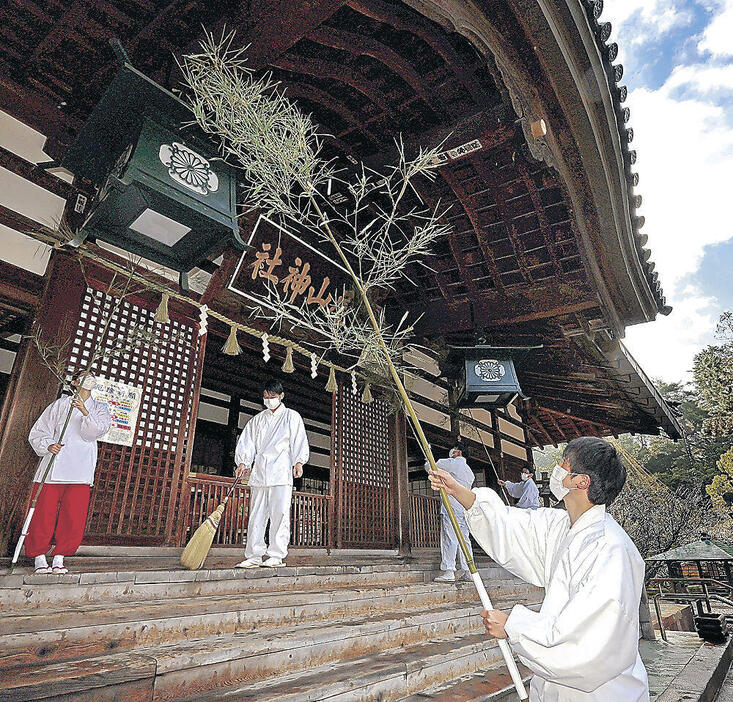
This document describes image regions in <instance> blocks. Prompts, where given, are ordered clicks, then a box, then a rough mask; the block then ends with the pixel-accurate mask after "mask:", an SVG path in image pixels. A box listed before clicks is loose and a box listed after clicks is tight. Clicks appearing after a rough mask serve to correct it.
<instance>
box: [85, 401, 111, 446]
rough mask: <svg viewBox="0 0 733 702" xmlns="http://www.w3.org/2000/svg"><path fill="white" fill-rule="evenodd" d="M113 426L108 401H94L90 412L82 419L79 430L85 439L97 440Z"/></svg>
mask: <svg viewBox="0 0 733 702" xmlns="http://www.w3.org/2000/svg"><path fill="white" fill-rule="evenodd" d="M111 426H112V417H110V415H109V407H108V406H107V403H106V402H94V403H93V404H92V407H91V409H90V410H89V414H88V415H87V416H86V417H84V419H82V420H81V429H80V431H79V433H80V435H81V438H82V439H83V440H84V441H96V440H97V439H99V437H100V436H104V435H105V434H106V433H107V432H108V431H109V429H110V427H111Z"/></svg>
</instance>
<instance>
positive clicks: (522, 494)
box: [504, 478, 540, 509]
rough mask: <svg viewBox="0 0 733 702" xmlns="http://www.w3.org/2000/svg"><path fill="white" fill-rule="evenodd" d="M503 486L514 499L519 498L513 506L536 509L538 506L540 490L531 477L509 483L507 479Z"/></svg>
mask: <svg viewBox="0 0 733 702" xmlns="http://www.w3.org/2000/svg"><path fill="white" fill-rule="evenodd" d="M504 487H506V491H507V492H508V493H509V494H510V495H511V496H512V497H513V498H514V499H515V500H519V502H517V504H516V505H514V506H515V507H519V508H520V509H537V508H538V507H539V506H540V491H539V490H538V489H537V485H536V484H535V482H534V480H532V478H530V479H529V480H524V481H522V482H519V483H510V482H509V481H508V480H507V482H506V485H505V486H504Z"/></svg>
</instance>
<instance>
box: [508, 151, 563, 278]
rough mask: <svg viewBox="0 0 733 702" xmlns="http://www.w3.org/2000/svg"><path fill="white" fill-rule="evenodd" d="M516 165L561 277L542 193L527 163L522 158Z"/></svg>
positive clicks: (553, 263)
mask: <svg viewBox="0 0 733 702" xmlns="http://www.w3.org/2000/svg"><path fill="white" fill-rule="evenodd" d="M515 165H516V167H517V169H518V170H519V173H520V174H521V176H522V180H523V181H524V185H525V187H526V188H527V192H528V193H529V197H530V199H531V200H532V206H533V207H534V210H535V212H536V214H537V219H538V221H539V223H540V232H541V234H542V238H543V240H544V242H545V248H546V249H547V253H548V255H549V256H550V260H551V261H552V265H553V268H554V269H555V274H556V275H557V276H558V277H561V276H562V275H563V269H562V265H561V264H560V261H559V260H558V257H557V251H556V242H555V240H554V237H553V236H552V229H551V228H550V224H549V222H548V221H547V214H546V213H545V208H544V207H543V205H542V200H541V199H540V194H539V191H538V189H537V186H536V185H535V182H534V180H532V176H531V175H530V173H529V168H528V167H527V164H526V163H525V162H524V161H523V160H522V159H517V162H516V164H515Z"/></svg>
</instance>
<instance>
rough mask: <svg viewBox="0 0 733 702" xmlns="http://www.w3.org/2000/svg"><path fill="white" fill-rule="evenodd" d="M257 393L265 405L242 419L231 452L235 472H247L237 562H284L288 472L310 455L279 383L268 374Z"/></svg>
mask: <svg viewBox="0 0 733 702" xmlns="http://www.w3.org/2000/svg"><path fill="white" fill-rule="evenodd" d="M262 396H263V402H264V404H265V409H264V410H263V411H262V412H260V413H259V414H257V415H255V416H254V417H252V419H250V420H249V422H247V424H246V425H245V427H244V431H242V435H241V436H240V437H239V441H238V442H237V448H236V451H235V456H234V461H235V463H236V466H237V469H236V475H237V476H240V477H242V478H247V477H249V481H248V485H249V520H248V522H247V543H246V547H245V550H244V555H245V560H243V561H242V562H241V563H238V564H237V566H236V567H237V568H256V567H258V566H266V567H268V568H277V567H279V566H282V565H284V561H285V558H286V556H287V555H288V544H289V543H290V503H291V501H292V496H293V478H300V477H302V475H303V465H304V464H305V463H307V462H308V458H309V456H310V448H309V446H308V436H307V435H306V432H305V425H304V424H303V418H302V417H301V416H300V415H299V414H298V413H297V412H296V411H295V410H292V409H289V408H287V407H285V405H284V404H283V402H282V400H283V398H284V396H285V394H284V392H283V386H282V383H280V381H278V380H268V381H267V382H266V383H265V385H264V390H263V394H262ZM253 464H254V465H253ZM250 467H251V470H250ZM268 521H269V523H270V529H269V532H268V544H266V543H265V528H266V527H267V522H268Z"/></svg>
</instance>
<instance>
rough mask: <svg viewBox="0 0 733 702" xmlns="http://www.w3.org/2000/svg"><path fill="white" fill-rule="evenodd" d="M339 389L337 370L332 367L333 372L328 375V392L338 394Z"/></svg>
mask: <svg viewBox="0 0 733 702" xmlns="http://www.w3.org/2000/svg"><path fill="white" fill-rule="evenodd" d="M338 389H339V386H338V383H337V382H336V370H335V369H334V367H333V366H331V370H330V371H329V373H328V382H327V383H326V392H336V391H337V390H338Z"/></svg>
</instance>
